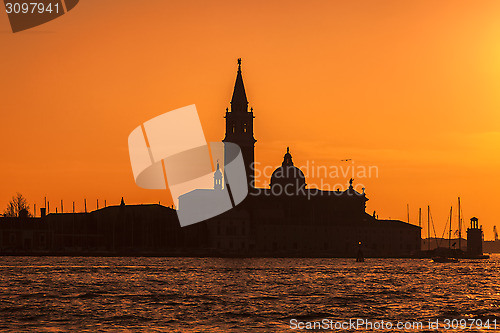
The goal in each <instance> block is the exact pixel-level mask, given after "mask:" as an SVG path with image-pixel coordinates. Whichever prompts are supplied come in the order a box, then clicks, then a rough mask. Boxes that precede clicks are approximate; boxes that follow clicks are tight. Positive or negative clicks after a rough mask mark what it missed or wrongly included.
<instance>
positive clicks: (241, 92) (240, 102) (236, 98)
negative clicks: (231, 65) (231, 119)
mask: <svg viewBox="0 0 500 333" xmlns="http://www.w3.org/2000/svg"><path fill="white" fill-rule="evenodd" d="M247 110H248V100H247V94H246V93H245V85H244V84H243V76H242V75H241V58H239V59H238V73H237V74H236V82H235V83H234V90H233V97H232V98H231V111H244V112H247Z"/></svg>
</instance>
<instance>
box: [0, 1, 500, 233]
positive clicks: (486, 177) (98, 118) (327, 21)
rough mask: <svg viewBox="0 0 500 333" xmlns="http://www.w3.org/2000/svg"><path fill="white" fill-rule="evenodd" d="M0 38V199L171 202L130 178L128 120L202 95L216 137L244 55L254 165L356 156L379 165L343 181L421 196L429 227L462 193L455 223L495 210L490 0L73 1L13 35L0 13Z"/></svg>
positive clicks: (497, 55) (387, 212)
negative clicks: (374, 173) (370, 173)
mask: <svg viewBox="0 0 500 333" xmlns="http://www.w3.org/2000/svg"><path fill="white" fill-rule="evenodd" d="M0 45H1V53H0V60H1V71H0V73H1V81H0V85H1V87H0V88H1V90H0V91H1V96H2V103H1V112H2V117H1V128H2V130H1V131H0V140H1V143H2V144H1V146H0V156H2V161H1V163H0V172H1V175H2V178H1V179H2V182H1V183H2V185H1V187H0V208H2V210H3V207H5V206H6V205H7V203H8V201H9V199H10V197H11V196H12V195H14V194H15V193H16V192H21V193H23V194H24V195H25V196H26V197H27V198H28V200H29V202H30V204H31V207H33V204H36V205H37V209H38V208H39V207H42V205H43V200H44V197H45V196H46V197H47V199H48V200H49V201H50V205H51V211H52V212H53V211H55V207H56V206H59V205H60V200H61V199H62V200H64V205H65V210H68V209H69V208H70V206H71V202H72V201H75V202H76V208H77V210H78V211H81V210H83V199H84V198H87V201H88V202H87V205H88V208H89V209H91V210H92V209H95V206H96V199H99V202H100V204H101V205H102V204H103V202H104V200H107V203H108V205H110V204H118V203H119V201H120V199H121V197H122V196H123V197H124V198H125V202H126V203H127V204H132V203H152V202H158V201H161V203H162V204H165V205H166V204H171V203H172V201H171V199H170V198H169V194H168V193H167V192H166V191H159V190H155V191H152V190H144V189H140V188H138V187H137V186H136V185H135V183H134V179H133V176H132V171H131V167H130V161H129V155H128V148H127V138H128V135H129V133H130V132H131V131H132V130H133V129H134V128H135V127H137V126H138V125H140V124H141V123H143V122H144V121H146V120H148V119H151V118H153V117H155V116H157V115H159V114H162V113H164V112H167V111H170V110H173V109H176V108H179V107H182V106H186V105H190V104H196V106H197V108H198V112H199V115H200V119H201V121H202V124H203V127H204V131H205V136H206V139H207V141H220V140H222V139H223V136H224V119H223V116H224V111H225V109H226V107H228V106H229V101H230V99H231V93H232V88H233V85H234V80H235V78H236V69H237V64H236V59H237V58H239V57H241V58H242V59H243V66H242V69H243V79H244V82H245V86H246V92H247V96H248V99H249V101H250V106H251V107H253V108H254V113H255V116H256V118H255V137H256V139H257V140H258V141H257V143H256V160H257V161H258V162H260V163H261V166H265V165H270V166H273V167H274V166H277V165H279V164H280V163H281V161H282V158H283V154H284V153H285V152H286V147H287V146H290V150H291V153H292V155H293V158H294V162H295V164H296V165H298V166H301V165H305V164H306V163H307V161H314V163H315V165H326V166H330V165H337V166H341V165H346V162H340V160H341V159H347V158H351V159H353V160H354V162H355V164H356V165H374V166H377V167H378V169H379V176H378V178H370V179H356V180H355V184H356V183H362V184H363V186H365V187H366V193H367V196H368V198H370V201H369V202H368V203H367V212H368V213H370V214H371V213H372V212H373V211H374V210H376V211H377V214H378V215H379V217H380V218H397V219H401V220H406V218H407V217H406V207H407V204H409V207H410V221H411V223H418V222H417V212H418V207H422V208H423V210H425V209H426V207H427V205H430V206H431V212H432V216H433V219H434V221H435V223H436V230H437V234H438V236H441V234H442V231H443V228H444V226H445V223H446V218H447V214H448V213H449V209H450V206H451V205H453V206H454V215H455V217H454V219H453V223H454V224H455V229H456V206H457V204H456V203H457V197H458V196H460V197H461V198H462V209H463V213H464V215H465V216H464V217H465V219H466V224H467V225H468V220H469V218H470V217H472V216H477V217H478V218H479V221H480V224H482V225H483V229H484V231H485V238H486V239H492V238H493V232H492V228H493V226H494V225H499V226H500V223H498V212H497V206H498V199H499V198H498V195H497V192H496V189H497V188H498V187H499V186H500V176H499V166H500V154H498V152H499V150H500V93H499V89H500V2H499V1H479V2H476V1H474V2H473V1H456V0H454V1H400V0H395V1H333V0H328V1H317V0H311V1H292V0H288V1H255V0H254V1H234V0H232V1H189V0H183V1H168V0H148V1H139V0H133V1H132V0H105V1H102V0H101V1H98V0H82V1H81V2H80V3H79V5H78V6H77V7H75V8H74V9H73V10H72V11H70V12H69V13H68V14H66V15H64V16H62V17H61V18H58V19H56V20H54V21H51V22H49V23H47V24H45V25H42V26H40V27H37V28H34V29H31V30H28V31H24V32H20V33H16V34H13V33H12V32H11V30H10V26H9V23H8V18H7V15H6V14H5V13H4V14H0ZM342 163H344V164H342ZM349 163H350V162H349ZM306 180H307V182H308V184H314V183H318V182H319V180H318V179H313V178H311V177H309V178H307V179H306ZM347 181H348V178H347V179H344V178H342V179H326V180H324V181H323V182H325V183H330V184H331V185H332V186H333V185H334V184H337V183H341V184H345V183H347ZM259 183H260V184H261V185H264V184H266V183H268V179H265V178H264V177H261V178H260V179H259ZM424 215H425V214H424ZM422 235H423V236H426V235H427V230H426V228H424V230H423V232H422Z"/></svg>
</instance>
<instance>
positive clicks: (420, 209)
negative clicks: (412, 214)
mask: <svg viewBox="0 0 500 333" xmlns="http://www.w3.org/2000/svg"><path fill="white" fill-rule="evenodd" d="M418 226H419V227H420V228H422V208H419V209H418Z"/></svg>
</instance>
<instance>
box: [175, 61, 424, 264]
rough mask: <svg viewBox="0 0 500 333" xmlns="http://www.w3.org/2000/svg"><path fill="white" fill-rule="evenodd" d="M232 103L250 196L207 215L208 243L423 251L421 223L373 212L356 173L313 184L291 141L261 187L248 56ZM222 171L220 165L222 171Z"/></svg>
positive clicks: (219, 247) (297, 251)
mask: <svg viewBox="0 0 500 333" xmlns="http://www.w3.org/2000/svg"><path fill="white" fill-rule="evenodd" d="M230 104H231V106H230V108H231V109H230V110H229V108H228V109H226V113H225V116H224V118H225V121H226V133H225V137H224V140H223V142H231V143H235V144H237V145H238V146H239V147H240V148H241V151H242V155H243V159H244V162H245V170H246V173H247V180H248V186H249V195H248V197H247V198H246V199H245V200H244V201H243V202H242V203H241V204H240V205H238V206H236V207H234V208H233V209H231V210H230V211H228V212H226V213H223V214H221V215H219V216H216V217H214V218H211V219H210V220H207V221H205V222H202V223H204V224H205V225H206V232H207V245H208V248H210V249H211V250H213V251H214V252H215V253H220V254H228V253H232V254H234V255H250V256H252V255H258V256H261V255H262V256H355V255H356V253H357V252H358V251H359V249H360V248H361V249H362V250H363V252H364V253H365V255H367V256H406V255H410V254H412V253H416V252H418V251H419V250H420V239H421V235H420V232H421V229H420V228H419V227H417V226H414V225H411V224H409V223H405V222H402V221H397V220H379V219H377V218H375V216H371V215H369V214H367V213H366V212H365V209H366V201H368V198H366V195H365V192H364V189H363V192H362V193H359V192H357V191H356V190H355V189H354V187H353V179H351V180H350V186H349V188H348V189H347V190H345V191H340V190H336V191H324V190H320V189H316V188H312V189H308V188H307V183H306V178H305V176H304V173H303V172H302V171H301V170H300V169H299V168H297V167H296V166H295V165H294V163H293V158H292V155H291V153H290V149H289V147H287V150H286V153H285V154H284V156H283V162H282V164H281V166H280V167H278V168H277V169H276V170H274V172H273V173H272V176H271V178H270V180H269V187H267V188H257V187H255V170H254V162H255V153H254V149H255V143H256V140H255V137H254V132H253V129H254V126H253V120H254V118H255V116H254V112H253V108H250V109H249V105H248V104H249V103H248V99H247V95H246V92H245V86H244V83H243V75H242V70H241V59H238V70H237V74H236V81H235V85H234V90H233V95H232V98H231V103H230ZM222 174H223V172H222ZM222 174H221V172H220V170H219V166H218V170H217V171H216V175H217V177H218V178H220V177H221V175H222ZM217 184H220V183H217ZM222 184H224V185H225V183H224V181H222ZM214 186H215V185H214ZM216 186H220V185H216ZM219 188H220V187H219ZM214 191H215V187H214ZM179 206H180V207H182V199H181V198H180V199H179Z"/></svg>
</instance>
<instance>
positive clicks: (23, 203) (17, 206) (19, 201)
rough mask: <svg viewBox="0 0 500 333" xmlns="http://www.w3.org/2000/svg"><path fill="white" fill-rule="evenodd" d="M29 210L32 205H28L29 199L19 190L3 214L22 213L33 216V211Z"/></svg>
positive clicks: (13, 215)
mask: <svg viewBox="0 0 500 333" xmlns="http://www.w3.org/2000/svg"><path fill="white" fill-rule="evenodd" d="M29 210H30V206H29V205H28V201H27V200H26V198H25V197H24V196H23V195H22V194H21V193H19V192H17V193H16V195H14V196H13V197H12V199H11V200H10V201H9V204H8V205H7V208H6V209H5V211H4V214H3V216H5V217H19V216H20V215H21V216H29V217H31V213H30V212H29Z"/></svg>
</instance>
